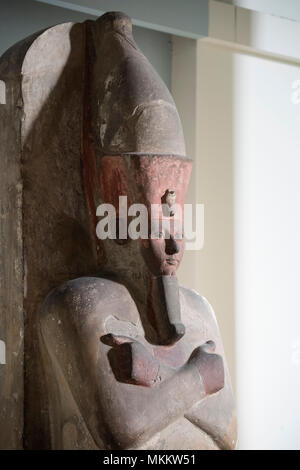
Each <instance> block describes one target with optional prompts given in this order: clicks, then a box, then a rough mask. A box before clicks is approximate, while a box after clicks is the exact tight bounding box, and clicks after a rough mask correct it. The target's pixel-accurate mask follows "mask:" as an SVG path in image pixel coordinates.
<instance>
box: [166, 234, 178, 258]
mask: <svg viewBox="0 0 300 470" xmlns="http://www.w3.org/2000/svg"><path fill="white" fill-rule="evenodd" d="M165 244H166V248H165V251H166V253H167V255H175V254H176V253H179V247H178V245H177V243H176V240H175V238H174V237H173V235H170V238H166V239H165Z"/></svg>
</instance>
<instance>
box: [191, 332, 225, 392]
mask: <svg viewBox="0 0 300 470" xmlns="http://www.w3.org/2000/svg"><path fill="white" fill-rule="evenodd" d="M215 348H216V345H215V343H214V342H213V341H207V342H206V343H204V344H202V345H201V346H199V347H198V348H196V349H194V351H193V352H192V354H191V356H190V359H189V363H192V364H194V365H195V366H196V367H197V369H198V371H199V374H200V376H201V378H202V381H203V385H204V388H205V391H206V393H207V395H211V394H213V393H216V392H218V391H219V390H221V389H222V388H223V387H224V364H223V359H222V356H220V355H219V354H214V351H215Z"/></svg>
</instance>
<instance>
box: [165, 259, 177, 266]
mask: <svg viewBox="0 0 300 470" xmlns="http://www.w3.org/2000/svg"><path fill="white" fill-rule="evenodd" d="M166 262H167V263H168V264H171V265H172V266H176V265H177V264H179V260H178V259H177V258H172V257H170V258H166Z"/></svg>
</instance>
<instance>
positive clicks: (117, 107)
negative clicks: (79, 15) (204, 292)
mask: <svg viewBox="0 0 300 470" xmlns="http://www.w3.org/2000/svg"><path fill="white" fill-rule="evenodd" d="M0 79H1V80H2V81H3V82H4V83H5V86H6V103H5V104H2V105H0V116H1V122H5V125H4V126H3V129H2V130H1V136H0V137H1V142H3V145H2V151H1V155H0V166H1V168H0V170H1V173H0V174H1V176H0V178H1V189H0V191H1V197H2V202H1V204H2V206H1V210H2V212H1V214H2V218H3V225H2V231H1V237H3V239H4V240H5V244H3V245H2V247H1V250H2V252H1V259H2V258H3V259H4V258H5V262H4V266H3V267H2V270H1V276H2V277H1V285H0V289H1V292H0V294H1V302H2V303H3V305H2V307H3V309H2V310H3V311H5V312H6V313H5V318H4V319H2V324H3V325H4V327H3V328H4V329H5V328H6V330H4V331H3V334H5V335H6V336H5V337H6V338H7V357H8V358H9V357H11V359H9V360H8V364H7V369H5V370H4V369H3V370H2V369H1V371H0V372H1V373H2V375H0V385H2V389H1V390H0V401H1V406H3V410H4V411H2V414H1V417H0V435H1V437H0V446H1V447H3V448H12V447H14V448H22V447H23V446H24V447H25V448H29V449H219V448H221V449H234V448H235V445H236V418H235V409H234V403H233V397H232V390H231V384H230V378H229V374H228V369H227V366H226V360H225V356H224V350H223V346H222V341H221V336H220V332H219V329H218V325H217V322H216V318H215V316H214V312H213V310H212V308H211V306H210V305H209V303H208V302H207V301H206V300H205V299H204V298H203V297H201V295H199V294H198V293H196V292H195V291H191V290H189V289H185V288H181V287H179V286H178V282H177V278H176V270H177V268H178V266H179V264H180V260H181V258H182V256H183V250H184V241H183V233H182V228H180V230H179V232H180V233H178V227H181V226H180V224H179V225H178V224H177V222H178V221H180V220H182V215H180V214H181V210H183V208H184V202H185V193H186V190H187V186H188V182H189V176H190V172H191V169H192V161H191V160H190V159H189V158H188V157H187V156H186V154H185V145H184V138H183V133H182V128H181V123H180V119H179V116H178V113H177V110H176V107H175V104H174V102H173V99H172V97H171V95H170V93H169V91H168V89H167V87H166V86H165V84H164V83H163V82H162V80H161V79H160V78H159V76H158V75H157V73H156V72H155V71H154V69H153V68H152V66H151V65H150V63H149V62H148V61H147V59H146V58H145V57H144V56H143V54H142V53H141V51H140V50H139V48H138V47H137V45H136V43H135V42H134V39H133V37H132V27H131V21H130V19H129V18H128V17H127V16H126V15H124V14H122V13H107V14H105V15H103V16H102V17H101V18H99V19H98V20H97V21H95V22H93V21H87V22H85V23H83V24H71V23H69V24H63V25H58V26H55V27H53V28H50V29H48V30H46V31H43V32H40V33H38V34H36V35H34V36H31V37H30V38H28V39H26V40H24V41H22V42H21V43H19V44H17V45H16V46H14V47H13V48H11V49H10V50H9V51H7V53H6V54H5V55H4V56H3V57H2V58H1V60H0ZM125 196H126V198H127V201H128V206H131V205H132V204H140V205H143V207H145V208H147V209H148V212H147V213H148V214H150V213H151V208H152V207H156V208H157V212H156V213H155V215H154V217H153V220H154V223H152V224H151V223H150V220H148V219H147V220H146V219H145V222H147V221H148V222H149V223H148V229H147V230H148V231H147V234H146V235H145V234H144V235H143V236H142V237H139V238H136V239H133V238H132V237H129V236H124V233H125V234H127V230H128V226H129V223H130V222H131V221H132V220H134V217H135V216H136V215H137V214H133V213H132V214H128V217H127V216H126V217H125V216H124V211H122V210H121V208H120V204H119V203H120V201H123V200H124V199H122V198H124V197H125ZM120 197H121V199H120ZM102 204H110V205H111V206H113V207H114V208H115V210H116V219H115V229H116V238H115V239H114V238H106V239H103V238H102V239H101V237H100V238H99V236H98V232H97V227H99V221H100V220H103V219H101V217H100V215H101V216H104V213H101V214H100V212H99V209H98V208H99V207H101V205H102ZM153 205H155V206H153ZM12 214H13V216H12ZM167 222H169V223H168V224H167ZM153 227H154V228H153ZM4 253H5V254H6V255H5V257H4ZM3 272H5V273H6V275H5V276H4V275H3ZM12 318H14V321H13V322H12V320H11V319H12ZM5 325H6V326H5ZM23 337H24V345H23ZM23 353H24V363H23ZM12 371H13V380H9V378H8V374H12ZM23 384H24V394H22V389H23ZM23 415H24V421H23ZM10 417H13V419H12V423H11V422H10V421H9V419H10ZM4 429H6V433H5V435H4ZM22 435H23V436H24V441H22Z"/></svg>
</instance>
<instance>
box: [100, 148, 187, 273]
mask: <svg viewBox="0 0 300 470" xmlns="http://www.w3.org/2000/svg"><path fill="white" fill-rule="evenodd" d="M191 166H192V164H191V161H190V160H188V159H183V158H179V157H174V156H168V155H166V156H147V155H145V156H130V157H128V158H126V157H123V156H106V157H103V159H102V163H101V173H100V183H101V193H102V198H103V200H104V202H106V203H110V204H112V205H113V206H114V207H116V208H117V207H118V204H119V197H120V196H127V200H128V206H129V205H131V204H142V205H143V206H144V207H145V208H146V209H147V211H146V213H147V217H148V238H146V237H145V236H144V237H141V238H139V239H137V240H131V241H130V244H128V242H122V240H117V245H118V246H116V244H115V247H114V251H115V252H118V257H119V265H121V264H122V262H124V263H126V262H127V263H128V260H127V258H126V256H123V255H122V254H121V250H124V255H125V252H126V250H127V247H129V246H130V247H131V248H130V253H131V256H133V252H134V249H133V247H134V246H136V249H137V250H138V251H140V254H141V255H142V257H143V259H144V261H145V263H146V265H147V266H148V268H149V270H150V271H151V273H152V274H153V275H154V276H161V275H171V276H172V275H174V274H175V273H176V270H177V268H178V267H179V264H180V262H181V259H182V256H183V250H184V240H183V218H184V203H185V194H186V190H187V186H188V182H189V177H190V171H191ZM118 216H119V212H118V211H117V217H118ZM139 247H140V249H139ZM110 256H112V255H111V254H110Z"/></svg>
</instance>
